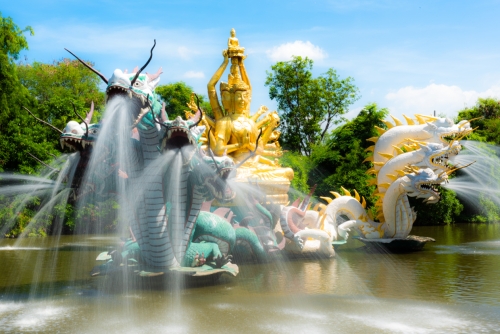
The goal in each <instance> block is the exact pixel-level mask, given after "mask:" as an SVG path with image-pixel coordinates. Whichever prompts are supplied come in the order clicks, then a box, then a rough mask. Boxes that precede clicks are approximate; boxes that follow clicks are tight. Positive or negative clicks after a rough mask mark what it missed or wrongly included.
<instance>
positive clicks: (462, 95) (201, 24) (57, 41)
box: [0, 0, 500, 118]
mask: <svg viewBox="0 0 500 334" xmlns="http://www.w3.org/2000/svg"><path fill="white" fill-rule="evenodd" d="M0 11H1V12H2V15H3V16H10V17H11V18H12V19H13V20H14V22H15V23H16V24H17V25H18V26H20V27H21V28H24V27H25V26H27V25H30V26H32V27H33V28H34V30H35V36H32V37H31V36H28V38H27V39H28V43H29V46H30V49H29V51H25V52H23V54H22V59H27V61H28V62H32V61H40V62H52V61H54V60H59V59H61V58H63V57H71V56H70V55H69V54H68V53H66V51H64V48H68V49H70V50H71V51H73V52H74V53H76V54H77V55H78V56H80V57H81V58H83V59H85V60H91V61H93V62H94V63H95V67H96V68H97V69H98V70H99V71H100V72H101V73H103V74H104V75H106V76H107V77H110V76H111V74H112V72H113V70H114V69H115V68H121V69H126V68H127V69H129V70H132V69H133V68H134V67H135V66H139V67H140V66H142V65H143V64H144V62H145V61H146V60H147V58H148V56H149V50H150V48H151V46H152V44H153V40H154V39H156V41H157V46H156V48H155V51H154V57H153V60H152V61H151V63H150V64H149V66H148V68H147V71H148V72H150V73H154V72H156V70H157V69H158V68H159V67H160V66H161V67H163V74H162V76H161V84H165V83H169V82H174V81H181V80H182V81H184V82H186V83H187V84H188V85H190V86H192V87H193V88H194V89H195V91H196V92H198V93H202V94H204V95H206V84H207V82H208V80H209V79H210V77H211V76H212V74H213V73H214V72H215V70H216V69H217V68H218V67H219V65H220V63H221V62H222V50H223V49H224V48H226V46H227V38H228V37H229V31H230V29H231V28H235V29H236V32H237V37H238V38H239V41H240V45H241V46H243V47H245V48H246V53H247V55H248V58H247V59H246V67H247V71H248V74H249V77H250V80H251V82H252V88H253V98H252V111H256V110H257V109H258V107H259V106H260V105H266V106H268V107H269V108H270V109H271V110H273V109H276V103H275V101H271V100H270V99H269V96H268V88H267V87H265V86H264V82H265V78H266V71H269V70H270V68H271V66H272V65H273V64H274V63H276V61H278V60H288V59H290V57H291V55H302V56H309V57H310V58H312V59H313V60H314V73H315V75H319V74H321V73H324V72H326V71H327V70H328V69H329V68H334V69H336V70H337V72H338V74H339V75H340V77H347V76H351V77H353V78H354V80H355V84H356V85H357V86H358V88H359V90H360V94H361V98H360V100H358V101H357V102H356V103H355V104H354V105H353V106H352V107H351V108H350V110H351V111H350V113H349V116H350V117H352V116H354V115H355V114H356V113H357V112H358V111H359V110H360V109H361V108H362V107H363V106H364V105H366V104H368V103H371V102H376V103H377V104H378V105H379V106H380V107H387V108H389V110H390V112H391V114H393V115H395V116H397V117H399V118H402V116H401V115H402V114H406V115H408V116H411V115H413V114H415V113H420V114H432V112H433V111H434V110H436V112H437V113H438V114H446V115H447V116H450V117H454V116H456V112H457V111H458V110H460V109H462V108H463V107H464V106H472V105H474V104H475V102H476V101H477V98H478V97H496V98H500V43H498V39H499V31H500V29H499V26H498V22H499V14H500V1H493V0H490V1H488V0H478V1H436V0H434V1H417V0H416V1H402V0H400V1H396V0H379V1H370V0H359V1H358V0H354V1H314V0H309V1H295V0H290V1H273V0H268V1H257V0H254V1H247V0H241V1H225V0H221V1H189V0H187V1H186V0H185V1H156V0H153V1H147V2H146V1H128V0H125V1H99V2H97V1H81V0H80V1H73V0H66V1H60V0H52V1H51V0H44V1H27V0H18V1H9V2H4V3H3V4H2V6H1V8H0Z"/></svg>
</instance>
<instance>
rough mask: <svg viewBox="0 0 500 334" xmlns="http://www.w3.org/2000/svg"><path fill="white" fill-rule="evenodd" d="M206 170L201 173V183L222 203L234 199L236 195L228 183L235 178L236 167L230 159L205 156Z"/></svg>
mask: <svg viewBox="0 0 500 334" xmlns="http://www.w3.org/2000/svg"><path fill="white" fill-rule="evenodd" d="M203 162H204V163H203V165H204V170H202V171H200V172H201V173H200V176H202V178H201V179H200V180H201V182H203V184H204V185H205V187H206V188H207V190H208V191H209V192H210V193H211V195H212V196H213V197H215V198H216V199H217V201H219V202H221V203H225V202H229V201H231V200H233V199H234V197H235V196H236V193H235V192H234V191H233V189H232V188H231V187H230V186H229V184H228V183H227V181H228V180H230V179H232V178H234V176H235V173H233V172H234V171H235V170H236V165H235V163H234V161H233V159H231V158H230V157H228V156H226V155H224V156H221V157H216V156H213V155H212V156H207V155H203Z"/></svg>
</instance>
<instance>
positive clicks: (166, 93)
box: [155, 81, 212, 119]
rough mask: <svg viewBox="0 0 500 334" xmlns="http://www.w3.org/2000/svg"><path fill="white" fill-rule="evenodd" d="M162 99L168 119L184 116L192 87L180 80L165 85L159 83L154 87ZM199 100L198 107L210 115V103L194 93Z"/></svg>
mask: <svg viewBox="0 0 500 334" xmlns="http://www.w3.org/2000/svg"><path fill="white" fill-rule="evenodd" d="M155 91H156V93H158V94H159V95H160V96H161V97H162V99H163V101H165V110H166V112H167V115H168V118H169V119H175V118H176V117H177V116H180V117H181V118H185V115H184V111H185V110H189V109H188V107H187V103H188V102H189V101H190V99H191V94H192V93H193V92H194V91H193V88H192V87H190V86H188V85H187V84H186V83H184V82H182V81H178V82H172V83H169V84H166V85H161V86H158V87H157V88H156V90H155ZM196 95H197V96H198V99H199V102H200V108H201V109H202V110H203V112H205V113H206V114H207V115H209V116H212V108H211V107H210V103H208V102H207V101H206V100H205V97H204V96H203V95H201V94H196Z"/></svg>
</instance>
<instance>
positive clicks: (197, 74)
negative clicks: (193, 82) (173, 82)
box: [184, 71, 205, 79]
mask: <svg viewBox="0 0 500 334" xmlns="http://www.w3.org/2000/svg"><path fill="white" fill-rule="evenodd" d="M204 77H205V74H204V73H203V72H201V71H199V72H196V71H187V72H186V73H184V78H190V79H191V78H194V79H203V78H204Z"/></svg>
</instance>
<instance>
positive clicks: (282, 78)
mask: <svg viewBox="0 0 500 334" xmlns="http://www.w3.org/2000/svg"><path fill="white" fill-rule="evenodd" d="M312 68H313V61H312V60H311V59H309V58H307V57H306V58H302V57H294V58H293V59H292V60H291V61H286V62H278V63H276V64H275V65H273V66H271V70H272V71H271V72H267V79H266V83H265V85H266V86H269V97H270V98H271V99H272V100H276V101H277V102H278V109H279V110H280V117H281V126H280V127H281V131H282V135H281V142H282V146H283V147H284V148H285V149H288V150H292V151H296V152H301V153H303V154H305V155H308V156H309V155H310V154H311V149H312V146H313V145H314V144H319V143H321V142H322V141H323V139H324V138H325V136H326V134H327V133H328V131H330V129H331V128H332V127H333V126H334V125H336V124H339V123H340V122H342V121H344V120H345V119H344V118H342V117H341V116H342V115H343V114H345V113H346V112H347V111H348V107H349V105H351V104H352V103H354V102H355V101H356V100H357V99H358V98H359V96H358V89H357V88H356V86H354V84H353V82H354V79H353V78H351V77H348V78H346V79H340V78H339V77H338V75H337V72H336V71H335V70H334V69H332V68H330V69H329V70H328V71H327V72H326V73H325V74H323V75H321V76H319V77H318V78H313V76H312Z"/></svg>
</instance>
